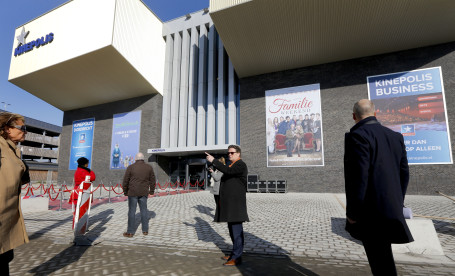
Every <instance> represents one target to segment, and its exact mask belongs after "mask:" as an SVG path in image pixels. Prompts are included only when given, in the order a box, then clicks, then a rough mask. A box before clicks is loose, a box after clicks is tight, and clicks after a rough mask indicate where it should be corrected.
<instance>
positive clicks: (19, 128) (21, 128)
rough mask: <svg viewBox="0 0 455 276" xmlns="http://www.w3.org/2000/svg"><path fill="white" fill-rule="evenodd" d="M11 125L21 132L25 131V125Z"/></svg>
mask: <svg viewBox="0 0 455 276" xmlns="http://www.w3.org/2000/svg"><path fill="white" fill-rule="evenodd" d="M13 127H14V128H17V129H18V130H20V131H22V132H26V131H27V127H26V126H25V125H22V126H18V125H14V126H13Z"/></svg>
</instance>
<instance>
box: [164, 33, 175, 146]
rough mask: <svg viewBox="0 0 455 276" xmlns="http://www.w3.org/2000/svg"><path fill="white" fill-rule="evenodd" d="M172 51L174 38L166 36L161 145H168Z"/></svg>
mask: <svg viewBox="0 0 455 276" xmlns="http://www.w3.org/2000/svg"><path fill="white" fill-rule="evenodd" d="M173 52H174V39H173V38H172V36H171V35H167V36H166V58H165V61H164V87H163V112H162V119H161V147H162V148H167V147H169V124H170V114H171V113H170V111H171V88H172V83H171V80H172V60H173Z"/></svg>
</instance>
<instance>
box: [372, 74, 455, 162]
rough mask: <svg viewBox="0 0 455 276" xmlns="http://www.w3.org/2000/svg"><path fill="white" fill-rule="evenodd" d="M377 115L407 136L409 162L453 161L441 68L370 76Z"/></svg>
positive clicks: (382, 121) (383, 121) (391, 127)
mask: <svg viewBox="0 0 455 276" xmlns="http://www.w3.org/2000/svg"><path fill="white" fill-rule="evenodd" d="M367 82H368V94H369V97H370V100H372V101H373V103H374V104H375V108H376V117H377V118H378V120H379V121H380V122H381V123H382V124H383V125H384V126H386V127H389V128H390V129H392V130H394V131H397V132H399V133H401V134H403V136H404V143H405V145H406V151H407V154H408V162H409V164H452V149H451V145H450V135H449V133H450V132H449V124H448V121H447V108H446V102H445V96H444V85H443V81H442V74H441V67H434V68H427V69H421V70H415V71H408V72H400V73H391V74H386V75H378V76H370V77H368V78H367Z"/></svg>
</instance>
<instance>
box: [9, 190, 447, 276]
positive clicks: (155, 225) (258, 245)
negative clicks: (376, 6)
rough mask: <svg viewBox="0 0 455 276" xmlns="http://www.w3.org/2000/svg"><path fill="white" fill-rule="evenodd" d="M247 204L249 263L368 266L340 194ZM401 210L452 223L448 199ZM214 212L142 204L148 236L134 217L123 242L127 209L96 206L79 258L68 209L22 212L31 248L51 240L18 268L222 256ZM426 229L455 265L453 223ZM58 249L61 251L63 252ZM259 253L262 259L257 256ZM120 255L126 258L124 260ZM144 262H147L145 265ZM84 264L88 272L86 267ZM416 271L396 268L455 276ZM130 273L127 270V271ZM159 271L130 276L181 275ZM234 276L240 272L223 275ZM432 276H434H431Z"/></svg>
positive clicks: (254, 198)
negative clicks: (278, 260) (140, 256)
mask: <svg viewBox="0 0 455 276" xmlns="http://www.w3.org/2000/svg"><path fill="white" fill-rule="evenodd" d="M247 201H248V213H249V216H250V222H248V223H245V224H244V230H245V243H246V245H245V251H246V253H247V254H248V253H251V254H249V255H248V256H250V257H249V258H252V259H254V260H255V261H256V260H259V259H264V258H266V256H271V257H273V256H276V255H281V256H285V257H286V258H288V259H290V258H292V260H294V259H299V258H302V260H304V261H308V260H311V261H312V262H314V263H315V265H314V267H316V268H318V267H321V266H318V265H317V264H320V263H321V262H322V263H325V262H326V261H330V260H335V262H334V264H333V265H340V264H342V265H343V266H352V265H353V264H356V265H355V266H354V267H358V266H359V267H361V268H362V267H363V269H364V270H360V271H361V272H362V271H363V272H365V271H366V273H367V275H368V271H369V266H368V263H367V262H366V256H365V253H364V250H363V247H362V245H361V244H360V243H359V242H356V241H355V240H354V239H352V238H351V237H350V236H349V234H348V233H346V232H345V230H344V223H345V210H344V209H343V207H342V205H341V204H340V202H339V201H341V202H342V203H344V204H345V195H344V194H302V193H288V194H247ZM405 204H406V206H408V207H411V208H412V209H413V211H414V212H415V213H416V214H421V215H430V216H438V217H455V205H454V204H453V203H452V202H451V201H450V200H448V199H447V198H444V197H441V196H407V197H406V201H405ZM214 209H215V202H214V200H213V196H212V195H211V194H210V193H209V192H197V193H186V194H178V195H170V196H160V197H153V198H149V199H148V210H149V211H148V212H149V218H150V221H149V225H150V229H149V235H148V236H143V235H142V233H141V229H140V226H139V222H140V216H139V213H138V214H136V227H137V231H136V233H135V235H134V237H133V238H125V237H123V236H122V233H123V232H124V231H125V230H126V220H127V212H128V207H127V202H121V201H120V202H113V203H105V204H99V205H96V206H94V207H93V208H92V210H91V213H90V226H89V232H88V233H87V234H86V236H87V237H88V238H90V239H92V240H95V243H98V245H95V246H91V247H87V248H86V251H84V252H79V251H78V250H79V249H78V250H76V249H74V247H68V246H69V245H68V244H69V243H70V242H71V241H72V237H73V234H72V231H71V218H72V216H71V211H70V210H62V211H47V212H41V213H26V214H24V217H25V223H26V228H27V231H28V232H29V235H30V237H31V239H32V240H33V241H35V240H36V241H41V240H46V239H47V240H51V241H52V243H51V244H50V245H48V246H44V245H43V248H42V249H43V250H45V251H46V250H47V251H46V252H47V256H48V258H45V257H42V258H39V259H37V258H34V257H31V258H30V259H27V264H29V265H28V266H25V268H26V269H30V266H33V267H39V268H41V267H47V268H48V267H52V266H54V267H56V268H60V269H61V270H63V271H67V272H64V274H61V275H76V273H77V272H82V271H84V270H86V269H88V268H87V267H90V266H87V267H84V269H83V270H82V269H79V268H78V266H75V265H72V264H74V263H77V262H78V261H75V262H69V261H67V259H68V257H65V256H66V255H65V254H68V255H76V256H78V254H79V255H80V256H79V258H80V259H83V258H84V257H85V255H86V253H88V252H91V251H97V249H96V248H103V250H104V248H110V249H109V250H110V251H109V252H107V251H103V250H101V251H100V252H97V254H98V255H97V254H95V255H93V256H96V258H95V259H97V261H98V266H100V268H99V269H98V267H95V268H96V271H97V272H96V273H97V274H98V275H106V274H111V273H113V274H112V275H123V274H124V275H132V274H131V273H136V270H134V271H133V270H128V265H127V264H128V262H125V263H119V262H118V261H115V260H112V259H110V256H116V254H117V251H116V250H115V248H120V249H121V251H127V252H128V254H130V253H131V252H132V251H131V250H132V248H135V247H144V246H146V247H145V249H143V251H141V252H143V253H144V254H146V253H147V250H150V252H151V253H150V254H152V253H153V252H156V251H158V252H159V251H160V250H174V251H173V253H176V254H177V253H178V252H183V251H182V250H194V252H196V253H194V255H195V257H191V258H193V259H200V258H202V259H203V258H205V257H204V256H205V254H208V255H210V254H215V253H214V252H217V253H216V254H220V252H223V251H224V252H228V251H229V250H230V249H231V247H232V245H231V241H230V238H229V234H228V231H227V227H226V224H225V223H214V222H213V216H214V211H215V210H214ZM433 223H434V225H435V228H436V231H437V234H438V237H439V239H440V242H441V245H442V247H443V250H444V252H445V254H446V257H448V258H449V259H452V260H455V225H454V222H453V221H450V220H433ZM29 246H30V245H24V246H22V247H20V248H21V249H20V250H25V249H26V248H28V247H29ZM65 247H67V248H66V249H63V248H65ZM111 247H112V248H114V249H112V248H111ZM57 248H62V249H61V251H62V252H60V253H59V252H58V250H57V251H55V250H56V249H57ZM65 250H66V251H65ZM75 250H76V251H75ZM18 251H19V249H18ZM133 251H134V250H133ZM258 253H261V254H265V255H261V257H258V255H257V254H258ZM24 254H25V253H24ZM53 254H54V256H55V254H58V256H59V258H58V260H59V262H54V261H52V262H51V263H48V262H49V260H52V256H53ZM101 254H105V255H101ZM153 254H154V253H153ZM182 254H183V253H182ZM185 254H186V253H185ZM122 256H126V255H125V254H123V255H122ZM173 256H174V257H175V262H182V264H183V263H186V259H180V258H182V256H179V255H173ZM201 256H202V257H201ZM264 256H265V257H264ZM17 259H18V261H17V262H18V263H22V261H21V260H20V257H18V258H17ZM193 259H192V260H193ZM272 259H273V258H272ZM54 260H55V259H54ZM105 260H108V261H113V262H114V263H116V264H117V265H121V267H122V269H120V270H118V271H117V270H113V269H111V268H110V267H111V265H110V263H109V262H106V263H105V262H102V263H100V261H105ZM172 260H174V259H172V258H170V257H169V258H168V259H166V261H167V262H168V265H169V263H172V262H171V261H172ZM149 261H150V262H151V263H154V262H153V261H152V260H149ZM130 262H131V261H130ZM89 263H90V264H92V265H94V263H93V262H92V261H91V262H89ZM63 264H66V265H63ZM100 264H101V265H100ZM286 264H287V263H286ZM330 264H331V263H330ZM419 265H420V266H419ZM419 265H417V264H412V263H410V264H408V263H406V264H401V263H399V264H398V265H397V266H398V268H400V267H402V268H403V269H404V268H410V270H409V273H414V272H412V271H413V270H412V269H413V268H416V271H415V273H422V271H427V272H428V273H430V272H431V271H434V272H438V273H442V274H444V273H451V272H452V271H455V267H454V266H453V263H452V264H447V265H446V266H444V265H439V266H436V265H433V264H419ZM135 267H136V266H133V267H132V268H131V269H133V268H135ZM214 267H215V266H214ZM330 267H332V269H334V271H336V272H337V271H338V269H339V268H338V267H337V268H336V269H335V267H333V266H330ZM161 268H162V269H165V270H158V269H155V268H153V269H152V270H153V271H152V270H147V271H142V270H138V271H137V273H148V274H147V275H149V274H154V275H172V273H177V274H176V275H184V274H185V271H186V270H185V269H182V268H181V267H178V266H173V269H178V270H173V269H171V268H166V267H164V266H163V267H161ZM161 268H160V269H161ZM304 268H306V266H304ZM411 268H412V269H411ZM417 268H418V269H417ZM218 269H220V271H221V272H220V273H225V272H226V271H228V270H223V267H221V268H218ZM27 271H28V270H27ZM56 271H57V270H56ZM176 271H177V272H176ZM248 271H249V270H247V271H246V272H245V271H240V273H241V274H242V275H254V274H248V273H249V272H248ZM403 271H404V270H403ZM206 272H207V274H206V275H209V274H210V273H209V272H210V271H206ZM206 272H204V271H201V273H202V274H200V275H204V274H203V273H206ZM234 272H235V273H239V270H236V271H230V272H229V273H234ZM323 272H324V273H327V274H320V273H317V274H320V275H341V274H333V273H332V272H331V271H329V270H324V271H323ZM125 273H126V274H125ZM160 273H161V274H160ZM188 273H189V274H188V275H195V274H191V272H188ZM217 273H218V271H217ZM245 273H246V274H245ZM403 273H404V274H402V275H411V274H406V273H407V272H403ZM348 274H349V275H355V274H353V273H352V271H351V273H349V272H347V273H346V275H348ZM434 274H435V275H437V274H436V273H434ZM59 275H60V273H59ZM138 275H140V274H138ZM144 275H145V274H144ZM212 275H213V274H212ZM220 275H232V274H220ZM256 275H257V274H256ZM309 275H312V274H309ZM359 275H361V274H359ZM363 275H365V274H363ZM412 275H414V274H412ZM445 275H447V274H445Z"/></svg>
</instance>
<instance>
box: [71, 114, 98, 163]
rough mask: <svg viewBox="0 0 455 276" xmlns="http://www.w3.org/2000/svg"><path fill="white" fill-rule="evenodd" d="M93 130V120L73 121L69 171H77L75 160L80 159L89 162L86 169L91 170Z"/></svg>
mask: <svg viewBox="0 0 455 276" xmlns="http://www.w3.org/2000/svg"><path fill="white" fill-rule="evenodd" d="M94 130H95V118H90V119H84V120H78V121H73V128H72V132H71V149H70V158H69V159H70V163H69V169H70V170H75V169H77V159H79V158H81V157H85V158H87V159H88V160H89V163H88V167H89V168H91V165H92V149H93V132H94Z"/></svg>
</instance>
